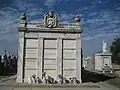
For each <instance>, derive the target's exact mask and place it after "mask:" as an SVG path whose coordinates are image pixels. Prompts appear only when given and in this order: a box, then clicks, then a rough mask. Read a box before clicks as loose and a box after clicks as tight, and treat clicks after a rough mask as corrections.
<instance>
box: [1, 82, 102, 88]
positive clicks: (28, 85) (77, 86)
mask: <svg viewBox="0 0 120 90" xmlns="http://www.w3.org/2000/svg"><path fill="white" fill-rule="evenodd" d="M0 87H16V88H27V87H29V88H100V86H99V85H97V84H85V83H84V84H25V83H23V84H0Z"/></svg>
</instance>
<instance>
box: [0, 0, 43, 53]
mask: <svg viewBox="0 0 120 90" xmlns="http://www.w3.org/2000/svg"><path fill="white" fill-rule="evenodd" d="M23 12H26V14H27V16H28V20H29V21H31V20H32V19H33V18H34V16H36V15H41V14H43V9H42V8H40V7H39V6H37V5H35V4H32V3H28V2H27V1H22V0H19V1H18V0H16V1H15V2H14V3H13V4H12V5H11V6H7V7H5V8H1V9H0V42H1V44H0V47H1V49H0V52H3V51H4V49H5V48H6V49H8V50H9V51H15V50H17V47H18V30H17V28H18V27H19V20H20V15H21V14H22V13H23ZM13 44H14V45H13ZM8 45H9V47H8Z"/></svg>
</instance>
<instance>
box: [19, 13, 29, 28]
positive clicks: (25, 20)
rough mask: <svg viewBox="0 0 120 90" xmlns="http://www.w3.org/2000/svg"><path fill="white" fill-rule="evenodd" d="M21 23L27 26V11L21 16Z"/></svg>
mask: <svg viewBox="0 0 120 90" xmlns="http://www.w3.org/2000/svg"><path fill="white" fill-rule="evenodd" d="M20 24H21V26H22V27H26V25H27V16H26V14H25V13H23V14H22V15H21V16H20Z"/></svg>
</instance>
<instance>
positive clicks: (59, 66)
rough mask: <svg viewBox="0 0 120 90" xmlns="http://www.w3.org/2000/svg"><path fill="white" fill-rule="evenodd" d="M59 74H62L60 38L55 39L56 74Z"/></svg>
mask: <svg viewBox="0 0 120 90" xmlns="http://www.w3.org/2000/svg"><path fill="white" fill-rule="evenodd" d="M59 74H61V75H62V38H58V39H57V76H58V75H59ZM57 76H56V77H57Z"/></svg>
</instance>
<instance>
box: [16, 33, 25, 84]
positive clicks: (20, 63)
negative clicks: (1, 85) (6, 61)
mask: <svg viewBox="0 0 120 90" xmlns="http://www.w3.org/2000/svg"><path fill="white" fill-rule="evenodd" d="M24 37H25V33H24V32H19V43H20V46H19V50H18V53H19V57H18V63H17V80H16V82H17V83H22V82H23V60H24V46H25V45H24V44H25V38H24Z"/></svg>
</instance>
